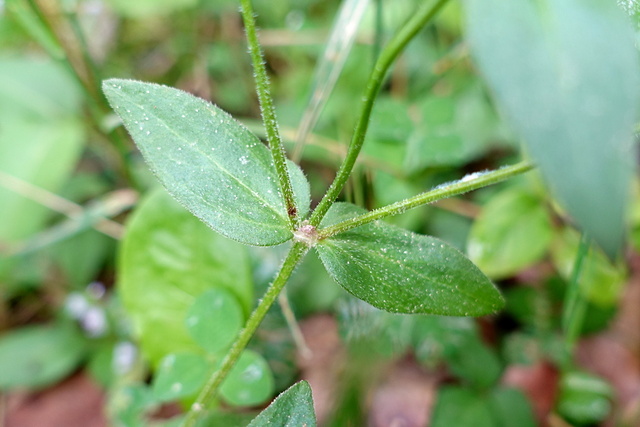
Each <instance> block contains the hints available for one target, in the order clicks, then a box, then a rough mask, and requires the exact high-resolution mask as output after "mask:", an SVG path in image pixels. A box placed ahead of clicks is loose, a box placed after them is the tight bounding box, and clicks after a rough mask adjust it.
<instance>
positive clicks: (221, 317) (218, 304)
mask: <svg viewBox="0 0 640 427" xmlns="http://www.w3.org/2000/svg"><path fill="white" fill-rule="evenodd" d="M244 320H245V316H244V313H243V310H242V307H241V306H240V304H239V303H238V299H237V298H236V297H235V296H234V295H233V294H232V293H231V292H229V291H228V290H226V289H225V288H214V289H210V290H208V291H206V292H205V293H204V294H202V295H200V296H199V297H198V298H197V299H196V301H195V303H194V304H193V305H192V306H191V308H190V309H189V311H188V312H187V318H186V324H187V329H188V330H189V333H190V334H191V336H192V337H193V339H194V340H196V342H197V343H198V344H200V346H202V348H204V349H205V350H206V351H207V352H209V353H213V354H218V355H222V356H223V355H224V353H225V351H226V350H227V349H228V347H229V346H230V345H231V344H232V343H233V341H234V340H235V338H236V335H238V332H240V329H242V326H243V325H244Z"/></svg>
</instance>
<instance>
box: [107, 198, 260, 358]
mask: <svg viewBox="0 0 640 427" xmlns="http://www.w3.org/2000/svg"><path fill="white" fill-rule="evenodd" d="M158 190H159V191H156V192H154V193H152V194H150V195H149V196H147V197H146V198H145V199H143V200H142V202H141V203H140V205H138V207H137V208H136V210H135V211H134V213H133V215H131V217H130V219H129V222H128V224H127V230H126V233H125V236H124V240H123V242H122V249H121V252H120V259H119V264H118V278H119V281H118V287H119V292H120V296H121V298H122V302H123V305H124V307H125V309H126V310H127V312H128V313H129V315H130V316H131V319H132V322H133V326H134V332H135V334H136V335H137V336H138V337H139V338H140V340H141V347H142V351H143V353H144V354H145V355H146V356H147V357H148V358H149V359H150V360H151V362H152V363H153V364H157V363H158V362H159V361H160V359H162V358H163V357H164V356H166V355H167V354H169V353H175V352H198V351H201V349H200V347H199V346H198V345H197V344H196V342H195V341H194V340H193V338H192V337H191V336H190V335H189V332H188V331H187V328H186V326H185V319H186V317H187V312H188V310H189V309H190V307H191V306H192V305H193V304H194V302H195V301H196V298H197V297H198V296H200V295H201V294H202V293H203V292H205V291H206V290H209V289H215V288H224V289H226V290H228V291H229V292H231V293H232V294H233V295H234V296H235V297H236V298H237V299H238V301H239V302H240V303H241V306H242V308H243V310H244V314H245V315H248V313H249V310H250V308H251V305H252V304H253V284H252V280H251V270H250V266H249V260H248V256H247V252H246V247H244V246H242V245H240V244H238V243H236V242H233V241H231V240H229V239H226V238H224V237H222V236H220V235H219V234H216V233H214V232H213V231H211V230H209V229H208V228H207V227H206V226H205V225H204V224H202V223H201V222H200V221H198V220H197V218H195V217H194V216H193V215H191V214H190V213H189V212H187V211H186V210H184V209H183V208H182V207H181V206H180V205H178V204H177V203H176V202H175V201H174V200H172V199H171V197H169V195H168V194H166V193H165V192H164V191H162V190H161V189H158Z"/></svg>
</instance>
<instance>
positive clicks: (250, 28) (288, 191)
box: [240, 0, 298, 229]
mask: <svg viewBox="0 0 640 427" xmlns="http://www.w3.org/2000/svg"><path fill="white" fill-rule="evenodd" d="M240 4H241V12H242V20H243V21H244V28H245V31H246V33H247V43H248V45H249V54H250V55H251V61H252V62H253V72H254V76H255V82H256V91H257V92H258V100H259V101H260V110H261V111H262V121H263V122H264V127H265V130H266V132H267V142H268V143H269V147H270V148H271V153H272V154H273V163H274V165H275V168H276V172H277V174H278V180H279V181H280V188H281V190H282V196H283V198H284V203H285V206H286V207H287V213H288V215H289V220H290V222H291V228H292V229H295V228H296V226H297V222H298V209H297V207H296V204H295V200H294V197H293V187H292V186H291V178H290V177H289V169H288V168H287V154H286V152H285V150H284V144H283V143H282V138H281V137H280V131H279V130H278V122H277V121H276V111H275V108H274V106H273V99H272V98H271V93H270V91H269V77H268V76H267V70H266V68H265V62H264V55H263V53H262V48H261V47H260V42H258V35H257V32H256V21H255V15H254V13H253V7H252V5H251V0H240Z"/></svg>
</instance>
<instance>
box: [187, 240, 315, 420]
mask: <svg viewBox="0 0 640 427" xmlns="http://www.w3.org/2000/svg"><path fill="white" fill-rule="evenodd" d="M307 250H309V248H308V246H307V245H306V244H304V243H300V242H296V243H294V244H293V246H292V247H291V249H290V250H289V253H288V254H287V257H286V258H285V260H284V262H283V263H282V267H280V271H279V272H278V275H277V276H276V278H275V279H274V281H273V283H271V285H269V288H268V289H267V291H266V292H265V294H264V296H263V297H262V299H261V300H260V302H259V303H258V306H257V307H256V308H255V309H254V310H253V312H252V313H251V315H250V316H249V320H247V324H246V325H245V326H244V328H243V329H242V331H240V334H239V335H238V337H237V339H236V340H235V342H234V343H233V346H232V347H231V349H230V350H229V352H228V353H227V355H226V356H225V357H224V359H223V360H222V364H221V366H220V368H219V369H217V370H216V371H215V372H214V373H213V375H211V377H210V378H209V380H208V381H207V383H206V384H205V386H204V388H203V389H202V391H201V392H200V394H199V395H198V398H197V399H196V401H195V403H194V404H193V405H192V406H191V410H190V411H189V413H188V414H187V416H186V418H185V420H184V421H183V422H182V427H193V426H194V425H195V423H196V422H197V421H198V417H199V415H200V414H201V413H202V411H203V410H204V409H205V408H206V407H207V406H209V404H210V402H211V401H212V400H213V399H214V398H215V397H216V395H217V393H218V389H219V388H220V385H221V384H222V382H223V381H224V379H225V378H226V376H227V375H228V374H229V371H231V369H232V368H233V366H234V365H235V363H236V362H237V361H238V358H239V357H240V355H241V354H242V351H243V350H244V349H245V348H246V346H247V344H248V343H249V340H251V337H253V334H254V333H255V331H256V330H257V329H258V326H259V325H260V322H262V319H263V318H264V316H265V315H266V314H267V311H269V308H271V306H272V305H273V303H274V302H275V300H276V298H277V297H278V295H279V294H280V291H282V288H283V287H284V285H285V284H286V283H287V280H289V277H290V276H291V273H293V270H294V269H295V267H296V265H297V264H298V262H299V261H300V260H301V259H302V257H303V256H304V255H305V254H306V253H307Z"/></svg>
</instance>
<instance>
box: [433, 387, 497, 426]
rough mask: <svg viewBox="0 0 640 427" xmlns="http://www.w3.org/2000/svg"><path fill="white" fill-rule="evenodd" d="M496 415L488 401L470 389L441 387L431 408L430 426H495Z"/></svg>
mask: <svg viewBox="0 0 640 427" xmlns="http://www.w3.org/2000/svg"><path fill="white" fill-rule="evenodd" d="M496 421H497V420H496V417H495V415H494V414H493V413H492V410H491V407H490V406H489V404H488V402H487V401H486V400H485V399H484V398H483V397H482V396H479V395H477V394H476V393H475V392H473V391H472V390H469V389H466V388H462V387H452V386H449V387H442V388H440V390H439V391H438V399H437V400H436V405H435V408H434V410H433V416H432V418H431V423H430V425H431V426H432V427H451V426H474V427H496V425H497V424H496Z"/></svg>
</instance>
